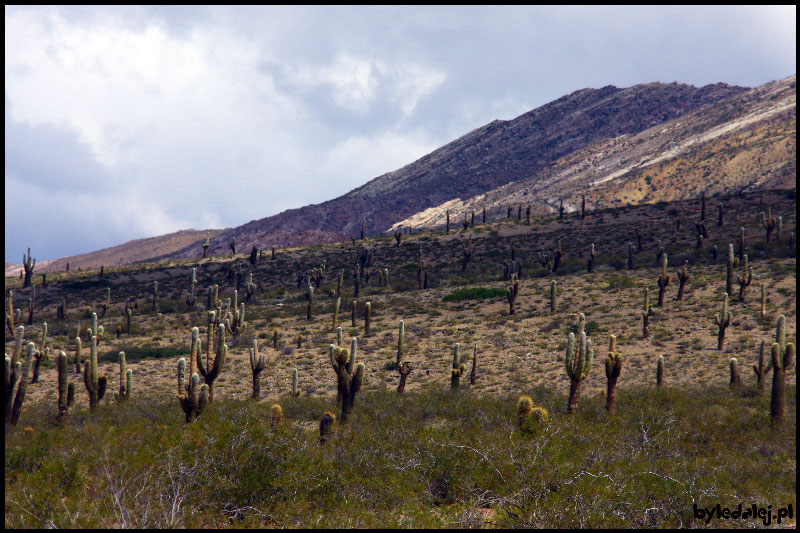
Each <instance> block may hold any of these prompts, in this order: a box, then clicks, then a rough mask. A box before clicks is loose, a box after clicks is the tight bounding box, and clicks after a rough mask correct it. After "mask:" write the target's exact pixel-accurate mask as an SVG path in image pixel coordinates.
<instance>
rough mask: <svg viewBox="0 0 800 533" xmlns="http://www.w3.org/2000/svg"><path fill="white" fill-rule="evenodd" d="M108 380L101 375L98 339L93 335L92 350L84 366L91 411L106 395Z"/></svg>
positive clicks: (84, 378) (84, 377) (84, 379)
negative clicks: (98, 360) (98, 359)
mask: <svg viewBox="0 0 800 533" xmlns="http://www.w3.org/2000/svg"><path fill="white" fill-rule="evenodd" d="M107 383H108V378H107V377H106V376H105V375H102V376H101V375H100V372H99V370H98V366H97V337H96V336H94V335H92V349H91V355H90V357H89V360H88V361H86V364H85V365H83V384H84V385H85V386H86V390H87V391H88V392H89V410H91V411H94V410H95V409H96V408H97V406H98V405H100V400H102V399H103V396H105V393H106V384H107Z"/></svg>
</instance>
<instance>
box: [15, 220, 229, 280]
mask: <svg viewBox="0 0 800 533" xmlns="http://www.w3.org/2000/svg"><path fill="white" fill-rule="evenodd" d="M206 231H208V233H210V235H211V237H212V238H213V237H214V236H216V235H218V234H219V233H220V232H221V230H202V231H200V230H193V229H190V230H183V231H177V232H175V233H170V234H168V235H160V236H158V237H149V238H146V239H137V240H135V241H130V242H126V243H125V244H120V245H118V246H112V247H110V248H104V249H102V250H98V251H96V252H90V253H88V254H81V255H74V256H71V257H62V258H61V259H54V260H52V261H42V262H37V263H36V267H35V270H34V272H35V273H36V274H46V273H48V272H63V271H64V270H66V269H67V264H69V268H70V269H71V270H77V269H79V268H80V269H83V270H85V269H87V268H100V267H101V266H107V267H109V266H120V265H131V264H134V263H144V262H149V261H157V260H159V259H163V258H166V257H171V256H173V255H176V254H187V256H188V257H199V256H200V255H202V252H203V246H202V245H203V243H204V242H205V240H206ZM31 254H32V255H33V257H36V250H32V251H31ZM20 270H22V266H21V265H14V264H10V263H6V276H16V275H19V272H20Z"/></svg>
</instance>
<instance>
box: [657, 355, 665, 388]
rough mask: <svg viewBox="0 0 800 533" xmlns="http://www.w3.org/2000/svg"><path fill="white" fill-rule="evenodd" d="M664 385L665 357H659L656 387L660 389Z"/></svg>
mask: <svg viewBox="0 0 800 533" xmlns="http://www.w3.org/2000/svg"><path fill="white" fill-rule="evenodd" d="M663 383H664V356H663V355H659V356H658V364H657V365H656V386H658V387H660V386H661V385H662V384H663Z"/></svg>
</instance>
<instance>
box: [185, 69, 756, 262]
mask: <svg viewBox="0 0 800 533" xmlns="http://www.w3.org/2000/svg"><path fill="white" fill-rule="evenodd" d="M743 91H746V89H745V88H741V87H732V86H729V85H726V84H715V85H708V86H706V87H702V88H696V87H693V86H690V85H683V84H677V83H672V84H662V83H648V84H643V85H636V86H633V87H629V88H623V89H619V88H617V87H613V86H608V87H604V88H602V89H582V90H579V91H576V92H574V93H572V94H570V95H567V96H564V97H562V98H560V99H558V100H556V101H554V102H551V103H549V104H546V105H544V106H542V107H539V108H537V109H535V110H533V111H530V112H528V113H525V114H524V115H521V116H520V117H517V118H516V119H514V120H510V121H499V120H497V121H494V122H491V123H489V124H487V125H485V126H483V127H481V128H478V129H476V130H474V131H472V132H470V133H468V134H467V135H464V136H463V137H461V138H459V139H457V140H455V141H453V142H451V143H449V144H447V145H445V146H443V147H442V148H439V149H438V150H435V151H434V152H432V153H430V154H428V155H427V156H424V157H422V158H421V159H419V160H417V161H415V162H413V163H411V164H409V165H406V166H405V167H403V168H401V169H399V170H396V171H393V172H389V173H387V174H384V175H382V176H379V177H377V178H375V179H373V180H371V181H370V182H368V183H366V184H365V185H363V186H361V187H359V188H358V189H355V190H353V191H351V192H350V193H348V194H346V195H344V196H341V197H339V198H336V199H334V200H330V201H328V202H325V203H322V204H317V205H309V206H306V207H302V208H299V209H293V210H288V211H285V212H283V213H280V214H278V215H275V216H271V217H268V218H264V219H261V220H257V221H253V222H250V223H248V224H245V225H243V226H240V227H237V228H233V229H230V230H226V231H224V232H223V233H221V234H220V235H219V236H217V237H216V238H215V239H212V242H211V251H212V253H226V252H227V246H228V242H230V240H231V239H232V238H234V237H235V238H236V241H237V243H238V245H239V249H240V250H242V251H247V250H249V249H250V247H251V246H253V245H255V246H257V247H259V248H267V247H269V246H273V245H275V246H280V247H285V246H292V245H299V244H313V243H322V242H335V241H340V240H344V239H349V238H350V237H357V236H359V233H360V229H361V223H362V220H365V221H366V223H365V227H366V232H367V234H376V233H380V232H383V231H385V230H386V229H387V228H389V227H390V226H391V225H392V224H394V223H395V222H397V221H399V220H403V219H404V218H406V217H408V216H410V215H413V214H414V213H417V212H419V211H421V210H423V209H425V208H428V207H434V206H437V205H439V204H441V203H443V202H446V201H450V200H452V199H454V198H469V197H471V196H474V195H476V194H481V193H483V192H485V191H489V190H492V189H495V188H497V187H498V186H502V185H504V184H506V183H509V182H512V181H515V180H519V179H523V178H526V177H529V176H531V175H534V174H536V173H537V172H539V171H541V170H542V169H544V168H546V167H547V165H548V164H550V163H552V162H553V161H556V160H557V159H559V158H561V157H564V156H565V155H568V154H570V153H572V152H574V151H575V150H579V149H581V148H583V147H585V146H587V145H589V144H591V143H593V142H596V141H598V140H602V139H606V138H609V137H611V138H613V137H618V136H621V135H633V134H636V133H638V132H640V131H642V130H645V129H647V128H650V127H652V126H653V125H656V124H660V123H663V122H665V121H667V120H670V119H673V118H675V117H678V116H681V115H683V114H685V113H687V112H689V111H692V110H695V109H698V108H701V107H703V106H705V105H709V104H712V103H714V102H717V101H719V100H721V99H724V98H726V97H729V96H732V95H736V94H739V93H741V92H743ZM179 256H180V257H191V256H192V253H191V252H188V251H187V252H186V253H184V254H180V255H179Z"/></svg>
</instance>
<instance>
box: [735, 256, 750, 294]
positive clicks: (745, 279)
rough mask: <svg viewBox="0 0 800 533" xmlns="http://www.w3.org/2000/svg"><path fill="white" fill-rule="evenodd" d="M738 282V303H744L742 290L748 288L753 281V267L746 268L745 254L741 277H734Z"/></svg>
mask: <svg viewBox="0 0 800 533" xmlns="http://www.w3.org/2000/svg"><path fill="white" fill-rule="evenodd" d="M736 279H737V280H738V282H739V301H740V302H744V290H745V289H746V288H747V287H749V286H750V283H752V281H753V267H750V266H748V262H747V254H745V256H744V265H743V267H742V275H741V276H736Z"/></svg>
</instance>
